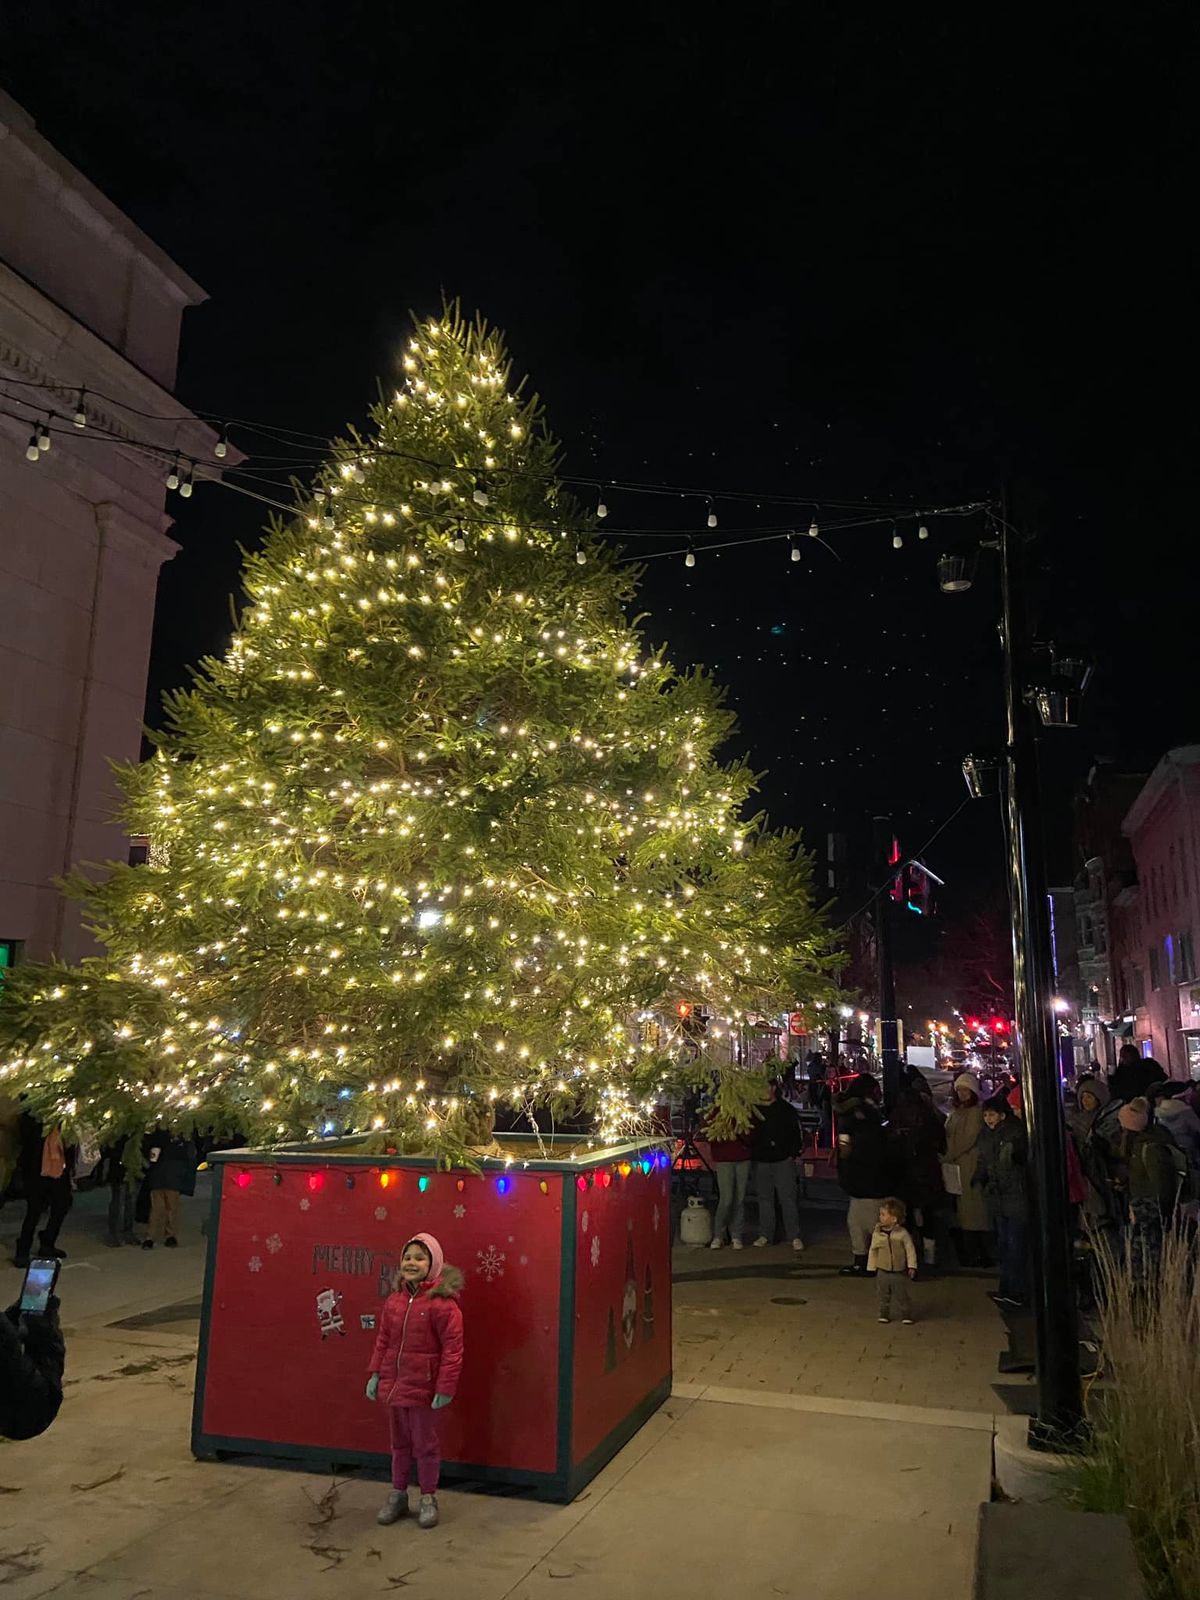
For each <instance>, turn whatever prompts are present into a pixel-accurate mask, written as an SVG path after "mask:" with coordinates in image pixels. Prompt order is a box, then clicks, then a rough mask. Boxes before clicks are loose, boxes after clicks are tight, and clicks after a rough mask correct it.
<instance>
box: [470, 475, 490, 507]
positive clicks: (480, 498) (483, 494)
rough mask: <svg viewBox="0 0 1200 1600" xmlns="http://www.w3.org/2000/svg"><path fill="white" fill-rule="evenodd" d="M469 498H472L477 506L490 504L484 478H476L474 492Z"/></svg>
mask: <svg viewBox="0 0 1200 1600" xmlns="http://www.w3.org/2000/svg"><path fill="white" fill-rule="evenodd" d="M471 499H472V500H474V502H475V504H476V505H477V506H486V505H490V504H491V496H490V495H489V494H488V492H487V479H486V478H476V480H475V493H474V494H473V495H472V496H471Z"/></svg>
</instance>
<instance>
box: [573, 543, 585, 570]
mask: <svg viewBox="0 0 1200 1600" xmlns="http://www.w3.org/2000/svg"><path fill="white" fill-rule="evenodd" d="M575 560H576V561H577V562H578V564H579V565H580V566H581V567H586V566H587V554H586V552H585V551H584V549H583V547H582V545H576V546H575Z"/></svg>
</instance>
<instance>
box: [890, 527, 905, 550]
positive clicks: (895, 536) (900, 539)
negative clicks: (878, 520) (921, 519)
mask: <svg viewBox="0 0 1200 1600" xmlns="http://www.w3.org/2000/svg"><path fill="white" fill-rule="evenodd" d="M903 547H904V535H903V534H902V533H896V532H895V531H894V530H893V532H892V549H893V550H901V549H903Z"/></svg>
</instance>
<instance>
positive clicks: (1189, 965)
mask: <svg viewBox="0 0 1200 1600" xmlns="http://www.w3.org/2000/svg"><path fill="white" fill-rule="evenodd" d="M1175 951H1176V961H1177V965H1178V978H1177V980H1176V981H1177V982H1179V983H1191V981H1192V979H1193V978H1194V977H1195V976H1196V950H1195V946H1194V945H1193V944H1192V930H1191V929H1190V928H1189V929H1188V930H1187V932H1186V933H1181V934H1180V935H1179V938H1178V940H1177V941H1176V945H1175Z"/></svg>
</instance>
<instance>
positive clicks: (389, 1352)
mask: <svg viewBox="0 0 1200 1600" xmlns="http://www.w3.org/2000/svg"><path fill="white" fill-rule="evenodd" d="M462 1285H463V1276H462V1273H461V1272H459V1270H458V1268H457V1267H448V1266H447V1265H446V1262H445V1257H444V1256H443V1255H442V1247H441V1245H440V1244H439V1243H438V1242H437V1240H436V1239H435V1238H434V1237H433V1235H432V1234H431V1233H418V1234H415V1235H414V1236H413V1238H411V1239H410V1240H409V1241H408V1243H407V1244H406V1245H405V1246H404V1250H403V1252H402V1253H401V1256H400V1287H399V1288H398V1289H397V1290H396V1292H395V1293H394V1294H390V1295H389V1296H388V1297H387V1299H386V1301H385V1302H384V1306H383V1315H382V1317H381V1318H380V1319H379V1333H378V1336H377V1337H376V1340H375V1349H374V1351H373V1352H372V1355H371V1368H370V1375H369V1377H368V1378H367V1399H368V1400H375V1399H376V1398H378V1399H380V1400H382V1401H383V1403H384V1405H385V1406H387V1408H388V1419H389V1423H390V1428H391V1445H392V1492H391V1494H390V1495H389V1496H388V1497H387V1500H386V1501H385V1502H384V1504H383V1507H382V1509H381V1510H380V1512H379V1516H378V1518H377V1519H376V1520H377V1521H379V1522H380V1523H382V1524H384V1526H387V1525H388V1524H389V1523H392V1522H398V1521H399V1520H400V1518H401V1517H404V1516H407V1515H408V1483H409V1478H410V1476H411V1473H412V1468H413V1463H414V1461H415V1462H416V1469H417V1483H418V1485H419V1487H420V1490H421V1504H420V1507H419V1509H418V1512H417V1526H418V1527H420V1528H436V1527H437V1523H438V1503H437V1488H438V1477H439V1475H440V1472H441V1466H442V1452H441V1447H440V1445H439V1442H438V1428H437V1413H438V1412H439V1411H440V1410H441V1409H442V1407H443V1406H448V1405H449V1404H450V1402H451V1400H453V1399H454V1396H455V1394H456V1393H457V1392H458V1380H459V1377H460V1376H461V1374H462V1363H463V1319H462V1311H461V1310H460V1309H459V1304H458V1295H459V1291H460V1290H461V1289H462Z"/></svg>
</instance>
